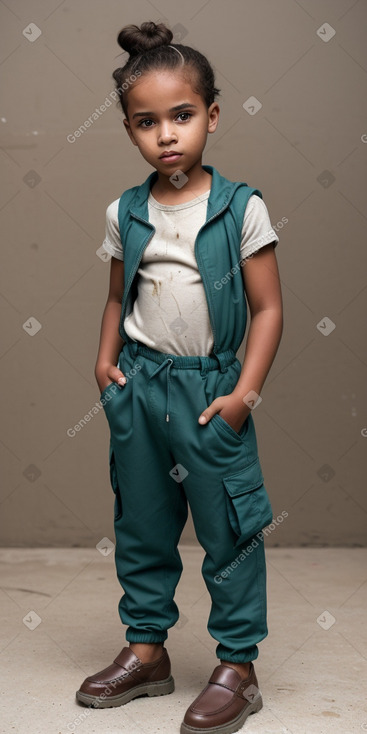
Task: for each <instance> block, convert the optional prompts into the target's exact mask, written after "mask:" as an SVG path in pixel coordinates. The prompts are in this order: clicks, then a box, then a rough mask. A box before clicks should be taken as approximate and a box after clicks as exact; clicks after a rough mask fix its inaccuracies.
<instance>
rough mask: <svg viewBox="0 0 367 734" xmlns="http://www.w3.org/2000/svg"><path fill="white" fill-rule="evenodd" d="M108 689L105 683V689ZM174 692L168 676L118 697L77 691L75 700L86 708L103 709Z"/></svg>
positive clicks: (171, 679) (171, 680)
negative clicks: (140, 698)
mask: <svg viewBox="0 0 367 734" xmlns="http://www.w3.org/2000/svg"><path fill="white" fill-rule="evenodd" d="M108 687H109V686H108V683H107V684H106V688H108ZM174 690H175V682H174V679H173V678H172V676H171V675H170V677H169V678H166V680H161V681H153V682H152V683H141V684H140V685H138V686H134V687H133V688H130V690H129V691H126V692H125V693H121V694H120V695H118V696H108V695H107V696H106V695H105V694H103V691H102V693H101V694H100V695H99V696H92V694H90V693H83V691H77V692H76V694H75V695H76V700H77V701H79V702H80V703H84V704H85V705H86V706H92V707H93V708H99V709H104V708H110V707H112V706H123V705H124V704H125V703H129V701H131V700H132V699H133V698H138V696H165V695H166V694H168V693H173V691H174ZM103 695H105V698H102V696H103Z"/></svg>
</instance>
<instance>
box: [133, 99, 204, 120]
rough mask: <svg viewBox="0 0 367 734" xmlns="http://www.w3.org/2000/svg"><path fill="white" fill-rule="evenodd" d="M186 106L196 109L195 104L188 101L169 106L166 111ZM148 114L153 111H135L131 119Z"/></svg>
mask: <svg viewBox="0 0 367 734" xmlns="http://www.w3.org/2000/svg"><path fill="white" fill-rule="evenodd" d="M188 107H192V108H194V109H197V106H196V104H191V103H190V102H183V103H182V104H178V105H176V107H170V109H169V110H168V112H178V111H179V110H183V109H187V108H188ZM149 115H154V112H135V113H134V114H133V117H132V119H134V117H148V116H149Z"/></svg>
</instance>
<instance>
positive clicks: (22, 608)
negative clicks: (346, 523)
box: [0, 544, 367, 734]
mask: <svg viewBox="0 0 367 734" xmlns="http://www.w3.org/2000/svg"><path fill="white" fill-rule="evenodd" d="M105 547H107V546H105V544H103V548H105ZM180 552H181V555H182V559H183V563H184V572H183V574H182V578H181V581H180V583H179V586H178V589H177V593H176V597H175V598H176V601H177V604H178V606H179V608H180V611H181V617H180V620H179V621H178V623H177V625H176V626H175V627H174V628H173V629H171V630H170V631H169V637H168V640H167V642H166V646H167V649H168V651H169V653H170V656H171V660H172V672H173V675H174V678H175V683H176V689H175V692H174V693H172V694H171V695H169V696H163V697H160V698H147V697H144V698H139V699H135V700H134V701H131V702H130V703H128V704H126V705H125V706H123V707H120V708H115V709H104V710H94V709H87V708H85V707H83V706H81V705H78V704H77V703H76V702H75V698H74V696H75V690H76V689H77V688H78V687H79V685H80V683H81V681H82V680H83V679H84V678H85V677H86V676H87V675H89V674H91V673H94V672H96V671H97V670H101V669H102V668H103V667H105V666H107V665H109V664H110V663H111V662H112V660H113V658H114V657H115V655H116V654H117V653H118V652H119V651H120V649H121V648H122V647H123V646H124V644H125V638H124V629H125V628H122V627H121V623H120V620H119V617H118V612H117V603H118V600H119V598H120V595H121V589H120V586H119V584H118V582H117V579H116V577H115V567H114V554H113V547H112V551H111V552H108V550H107V551H106V550H103V549H102V553H101V552H99V551H98V550H97V549H18V548H17V549H2V550H0V563H1V579H2V580H1V596H0V598H1V605H0V609H1V612H0V614H1V628H0V650H1V653H2V654H1V662H2V666H1V667H2V674H1V678H2V685H1V714H0V722H1V723H0V731H1V732H4V733H6V734H11V733H12V732H16V734H42V733H43V732H47V734H67V733H68V732H78V734H93V733H94V732H96V733H100V734H110V733H112V732H119V734H121V733H123V732H126V733H127V734H148V733H149V734H163V733H165V732H166V733H167V734H175V733H176V734H178V732H179V728H180V723H181V720H182V718H183V715H184V713H185V711H186V708H187V707H188V705H189V704H190V703H191V701H192V700H193V698H195V697H196V695H197V694H198V693H199V691H200V690H201V689H202V688H203V686H204V685H205V684H206V682H207V679H208V677H209V675H210V673H211V672H212V670H213V668H214V666H215V665H216V664H217V662H218V661H217V659H216V657H215V655H214V650H215V644H216V643H215V641H214V640H213V639H212V638H211V637H210V635H209V633H208V631H207V629H206V620H207V616H208V612H209V597H208V594H207V591H206V587H205V585H204V582H203V580H202V578H201V573H200V567H201V563H202V558H203V551H202V550H201V549H200V548H197V547H189V546H181V547H180ZM266 553H267V568H268V625H269V636H268V637H267V638H266V639H265V640H263V642H261V643H260V645H259V649H260V655H259V658H258V660H257V661H256V663H255V668H256V672H257V676H258V679H259V686H260V689H261V691H262V694H263V698H264V708H263V709H262V710H261V711H260V712H259V713H258V714H255V715H254V716H251V717H250V718H249V719H248V720H247V722H246V724H245V725H244V727H243V729H242V730H241V731H243V732H244V734H246V732H247V734H257V733H260V732H261V734H283V733H286V732H287V733H290V734H309V733H310V732H311V733H313V732H317V733H318V734H329V733H330V734H331V733H332V734H352V733H354V732H356V733H357V732H358V733H359V734H360V733H361V732H363V731H367V705H366V691H367V685H366V682H367V662H366V658H367V634H366V592H367V583H366V582H367V549H344V548H337V549H315V548H313V549H304V548H302V549H299V548H285V549H279V548H269V549H267V551H266ZM104 554H105V555H104Z"/></svg>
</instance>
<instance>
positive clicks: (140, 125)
mask: <svg viewBox="0 0 367 734" xmlns="http://www.w3.org/2000/svg"><path fill="white" fill-rule="evenodd" d="M144 122H153V120H150V119H147V120H141V122H139V123H138V127H145V125H143V123H144ZM148 127H150V125H148Z"/></svg>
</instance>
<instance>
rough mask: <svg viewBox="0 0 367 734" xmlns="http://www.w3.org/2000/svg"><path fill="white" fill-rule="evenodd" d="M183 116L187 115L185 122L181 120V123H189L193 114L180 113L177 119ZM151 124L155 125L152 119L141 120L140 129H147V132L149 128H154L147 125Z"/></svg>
mask: <svg viewBox="0 0 367 734" xmlns="http://www.w3.org/2000/svg"><path fill="white" fill-rule="evenodd" d="M182 115H186V119H184V120H181V122H187V121H188V119H189V118H190V117H192V114H191V112H179V114H178V115H177V118H178V117H182ZM177 118H176V119H177ZM150 122H152V123H153V124H154V120H152V119H150V118H146V119H145V120H141V121H140V122H139V123H138V127H142V128H145V130H147V129H148V128H150V127H152V125H146V124H145V123H150Z"/></svg>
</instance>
